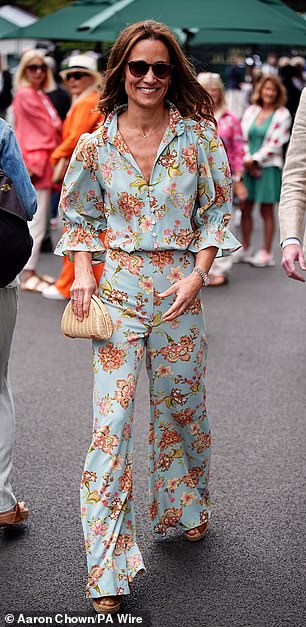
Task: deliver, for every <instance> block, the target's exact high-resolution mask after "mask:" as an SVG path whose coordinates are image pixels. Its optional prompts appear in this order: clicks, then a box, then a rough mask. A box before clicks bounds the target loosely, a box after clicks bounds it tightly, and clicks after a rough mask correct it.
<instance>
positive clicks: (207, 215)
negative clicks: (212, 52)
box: [0, 20, 305, 613]
mask: <svg viewBox="0 0 306 627" xmlns="http://www.w3.org/2000/svg"><path fill="white" fill-rule="evenodd" d="M60 75H61V78H62V80H63V85H64V87H65V88H66V89H67V93H68V94H69V96H70V98H71V105H70V108H69V110H68V111H67V113H66V115H63V108H62V107H61V112H60V111H59V108H58V102H59V100H60V101H61V103H62V99H61V98H60V94H59V93H58V91H57V86H56V84H55V82H54V78H53V75H52V71H51V67H50V63H49V62H48V60H47V59H46V58H45V56H44V54H43V53H42V52H41V51H39V50H29V51H27V52H26V53H25V54H24V55H23V57H22V59H21V61H20V64H19V67H18V69H17V72H16V77H15V95H14V99H13V112H14V126H15V133H16V136H17V139H18V141H19V144H20V148H21V152H22V157H23V161H24V164H25V166H26V167H24V166H23V165H20V162H21V163H22V158H21V154H20V152H18V151H19V149H18V148H16V145H15V144H12V145H13V150H15V157H14V158H15V161H14V167H10V168H8V170H9V171H8V174H9V175H10V176H11V178H12V181H13V183H14V184H15V185H16V188H17V192H18V189H19V190H21V182H20V179H22V180H23V185H25V186H26V197H27V198H28V207H27V215H28V217H29V219H31V218H33V220H32V221H31V222H30V223H29V224H30V231H31V234H32V237H33V249H32V254H31V256H30V258H29V260H28V262H27V264H26V266H25V268H24V270H23V273H22V276H21V289H22V290H24V291H28V292H38V293H42V294H43V296H45V297H46V298H49V299H52V298H54V299H57V300H58V299H59V300H61V299H63V300H65V299H68V298H69V297H70V299H71V302H72V309H73V312H74V315H75V316H76V317H77V319H78V320H79V321H80V322H82V320H83V319H84V318H86V317H88V314H89V310H90V301H91V297H92V295H93V294H96V295H99V296H100V298H101V300H102V301H103V303H104V304H105V306H106V307H107V309H108V312H109V314H110V316H111V319H112V322H113V334H112V336H111V338H110V339H108V340H94V341H93V365H94V394H93V415H94V425H93V434H92V441H91V443H90V446H89V449H88V454H87V457H86V461H85V467H84V472H83V475H82V481H81V503H82V523H83V531H84V538H85V546H86V555H87V562H88V581H87V587H86V593H87V596H88V597H89V598H91V599H92V602H93V606H94V608H95V610H96V611H97V612H101V613H105V612H116V611H118V610H119V608H120V604H121V599H122V596H123V595H128V594H129V593H130V586H131V584H132V582H133V579H134V577H135V576H136V575H137V573H141V572H144V570H145V565H144V563H143V559H142V555H141V552H140V549H139V547H138V544H137V539H136V528H135V517H134V502H133V491H132V448H133V431H132V424H133V408H134V396H135V390H136V385H137V379H138V374H139V368H140V363H141V359H142V357H143V354H144V352H145V350H146V355H147V371H148V376H149V380H150V440H149V444H150V450H149V477H150V499H151V502H150V519H151V523H152V531H153V533H154V535H155V536H156V537H157V538H160V537H163V536H164V535H165V534H166V532H167V530H168V529H169V528H173V527H177V528H178V529H180V530H181V531H182V533H183V534H184V537H185V538H186V540H189V541H192V542H195V541H198V540H201V539H202V538H203V537H204V535H205V534H206V532H207V529H208V527H209V524H210V516H211V509H210V499H209V465H210V448H211V434H210V427H209V420H208V415H207V411H206V392H205V367H206V352H207V341H206V330H205V320H204V317H203V313H202V307H201V291H202V288H206V287H208V286H209V285H210V286H211V287H221V286H222V285H224V284H225V283H227V282H228V278H229V273H230V270H231V267H232V262H233V260H234V261H236V262H244V263H245V262H247V263H250V264H252V265H253V266H255V267H259V268H265V267H269V266H272V265H274V263H275V262H274V258H273V253H272V244H273V237H274V232H275V224H274V205H275V204H277V203H278V202H279V199H280V194H281V174H282V168H283V162H284V156H285V150H286V146H287V144H288V141H289V137H290V131H291V125H292V113H293V112H291V113H290V111H289V110H288V109H287V108H286V89H285V87H284V84H283V82H282V80H281V77H280V76H279V75H278V71H277V69H276V66H275V64H274V63H272V60H271V58H270V59H268V63H267V68H266V73H265V74H263V75H262V76H259V77H258V76H257V80H256V85H255V88H254V91H253V93H252V94H251V96H250V99H249V102H248V106H247V107H245V110H244V111H243V112H242V111H240V112H237V111H232V110H231V109H230V107H229V106H228V105H227V102H226V91H225V87H224V84H223V81H222V79H221V77H220V75H219V74H216V73H212V72H209V73H208V72H202V73H201V74H200V75H198V76H197V75H196V73H195V70H194V68H193V66H192V65H191V64H190V63H189V61H188V59H187V58H186V56H185V55H184V53H183V52H182V50H181V48H180V46H179V45H178V43H177V41H176V38H175V36H174V35H173V33H172V32H171V30H170V29H169V28H168V27H166V26H165V25H163V24H159V23H157V22H154V21H151V20H149V21H145V22H139V23H137V24H132V25H130V26H129V27H127V28H126V29H125V30H124V31H123V32H122V33H121V34H120V35H119V37H118V39H117V40H116V42H115V44H114V46H113V48H112V50H111V53H110V55H109V59H108V65H107V69H106V73H105V76H103V77H102V75H101V74H100V73H99V72H98V70H97V67H96V64H95V59H94V57H92V56H91V55H90V54H89V53H83V54H76V55H72V56H71V57H70V59H69V60H68V62H67V64H66V67H65V69H63V70H62V71H61V73H60ZM236 75H238V73H237V72H236V74H235V73H233V75H232V83H231V90H232V91H235V85H234V77H235V76H236ZM299 80H300V79H299ZM239 85H240V84H239ZM239 85H238V87H239ZM61 89H62V88H61ZM48 93H50V94H52V97H49V96H48ZM232 103H235V97H234V94H232ZM233 107H234V104H233ZM294 113H295V112H294ZM63 118H64V119H63ZM297 120H299V122H300V116H299V115H298V116H297ZM3 125H4V127H3V129H4V130H3V137H4V136H5V134H6V135H8V136H9V137H10V138H11V142H13V141H15V142H16V140H15V139H14V135H13V134H12V133H13V132H12V130H11V129H10V127H9V126H8V125H6V123H5V122H3ZM302 126H303V123H302ZM296 128H298V129H299V128H300V127H298V126H295V129H296ZM0 131H1V128H0ZM1 132H2V131H1ZM295 132H296V131H295ZM299 132H300V133H302V135H303V131H299ZM0 139H1V136H0ZM297 141H298V140H297ZM3 142H4V139H3ZM3 142H2V143H1V142H0V147H2V152H1V151H0V164H1V166H2V168H3V169H4V170H5V169H6V167H7V164H6V161H5V154H6V152H5V151H4V150H3V146H2V144H3ZM291 153H292V151H291ZM291 153H290V154H291ZM2 155H3V159H2ZM11 159H12V157H11V156H10V157H9V162H10V160H11ZM287 170H288V171H289V178H290V167H287ZM293 170H294V173H295V172H296V170H295V169H294V168H293ZM16 173H18V176H16ZM295 180H296V181H297V185H299V184H301V183H300V178H299V177H298V176H297V175H296V174H295ZM33 186H34V187H33ZM232 187H233V193H234V201H235V203H236V206H239V207H240V210H241V234H242V247H241V246H240V242H239V241H238V240H237V239H236V237H235V236H234V235H233V234H232V233H231V231H230V230H229V228H228V226H229V223H230V218H231V210H232ZM34 188H35V190H36V196H37V211H36V212H35V209H36V206H35V204H36V200H35V192H34ZM60 189H61V198H60V211H61V217H62V221H63V225H64V228H63V233H62V235H61V238H60V240H59V242H58V244H57V248H56V252H57V253H58V254H60V255H63V258H64V262H63V269H62V271H61V275H60V277H59V278H58V279H57V280H56V281H55V279H53V278H52V277H50V276H48V275H42V274H40V273H39V253H40V249H41V244H42V240H43V236H44V233H45V231H46V226H47V222H48V215H49V210H50V199H51V195H52V194H53V196H55V197H58V193H59V190H60ZM290 190H291V188H290V184H287V186H286V194H287V197H288V196H290V194H291V191H290ZM19 194H20V196H21V198H22V194H24V192H22V191H19ZM56 195H57V196H56ZM23 200H24V199H23ZM255 203H258V204H259V205H260V210H261V216H262V219H263V245H262V248H261V249H260V250H259V251H257V252H255V253H254V252H253V250H252V248H251V236H252V211H253V206H254V204H255ZM281 205H282V206H284V201H283V202H281ZM299 211H300V214H301V216H302V214H303V212H305V207H303V208H302V207H299ZM300 222H301V219H300V217H299V224H300ZM282 229H283V234H284V235H283V239H284V252H283V255H284V257H283V265H284V268H285V270H286V272H287V273H288V275H289V276H292V277H293V278H297V279H299V280H303V279H302V278H301V276H300V277H299V276H294V275H293V272H294V264H295V261H296V260H299V262H300V266H301V268H302V269H305V264H304V261H303V259H302V254H303V253H302V248H301V242H300V237H301V224H300V227H299V228H293V227H292V226H291V224H290V223H289V222H288V221H286V220H284V219H283V220H282ZM286 251H287V252H286ZM72 262H73V263H72ZM303 264H304V265H303ZM101 273H102V274H101ZM3 289H4V291H3ZM16 289H17V288H16V281H15V282H13V283H12V284H11V285H10V286H6V287H5V288H1V289H0V297H1V298H0V307H2V304H1V303H2V300H3V303H4V305H3V307H6V305H5V302H6V301H5V300H4V297H5V298H6V299H8V298H9V299H10V306H11V308H12V312H13V313H12V315H10V320H9V321H7V328H8V332H7V333H8V335H7V336H6V337H7V338H8V339H7V340H6V343H5V341H4V340H5V338H4V337H3V338H2V336H1V334H0V341H1V342H2V344H3V346H4V348H2V344H0V348H1V353H0V354H1V360H2V366H1V367H2V370H0V376H1V377H2V380H3V385H1V386H0V390H1V389H2V388H3V390H4V393H3V394H2V393H0V420H1V421H2V422H3V424H5V425H7V424H8V422H9V424H10V426H9V427H7V426H6V431H7V433H8V434H9V441H6V442H5V443H4V445H3V444H2V446H1V447H0V453H1V451H4V453H5V454H4V455H3V457H1V454H0V479H1V481H2V482H1V483H0V526H1V525H5V524H11V525H12V524H17V523H20V522H22V521H23V520H25V519H26V518H27V516H28V509H27V507H26V506H25V505H24V504H23V503H18V502H17V501H16V499H15V497H14V495H13V492H12V489H11V486H10V483H9V471H10V468H11V458H12V442H13V432H14V426H13V423H14V417H13V405H12V401H11V392H10V388H9V384H8V381H7V367H8V359H9V352H10V344H11V338H12V333H13V328H14V319H15V313H16ZM9 290H11V292H9ZM1 299H2V300H1ZM1 315H2V313H1ZM0 383H1V381H0ZM1 394H2V396H1ZM8 399H9V411H8ZM1 402H2V405H1ZM4 414H5V418H4ZM3 478H4V479H3ZM3 485H4V487H3ZM1 491H3V494H2V492H1ZM89 497H91V498H89Z"/></svg>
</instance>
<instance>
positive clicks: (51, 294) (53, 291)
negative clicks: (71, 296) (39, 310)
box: [42, 285, 68, 300]
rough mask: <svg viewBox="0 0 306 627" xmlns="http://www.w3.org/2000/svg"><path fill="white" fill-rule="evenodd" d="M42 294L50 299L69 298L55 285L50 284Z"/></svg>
mask: <svg viewBox="0 0 306 627" xmlns="http://www.w3.org/2000/svg"><path fill="white" fill-rule="evenodd" d="M42 295H43V297H44V298H49V299H50V300H68V298H66V297H65V296H63V294H61V293H60V292H59V291H58V289H57V288H56V287H55V285H49V286H48V287H46V288H45V289H44V290H43V291H42Z"/></svg>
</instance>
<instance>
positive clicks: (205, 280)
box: [193, 266, 209, 287]
mask: <svg viewBox="0 0 306 627" xmlns="http://www.w3.org/2000/svg"><path fill="white" fill-rule="evenodd" d="M193 269H194V271H195V272H197V273H198V274H199V275H200V277H201V279H202V286H203V287H207V285H209V276H208V274H207V272H205V270H203V269H202V268H200V267H199V266H195V267H194V268H193Z"/></svg>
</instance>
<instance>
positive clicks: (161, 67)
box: [127, 61, 174, 78]
mask: <svg viewBox="0 0 306 627" xmlns="http://www.w3.org/2000/svg"><path fill="white" fill-rule="evenodd" d="M127 64H128V67H129V70H130V72H131V74H132V76H135V78H143V77H144V76H146V74H147V73H148V71H149V69H150V67H151V68H152V72H153V74H154V76H155V77H156V78H168V76H171V74H172V70H173V67H174V66H173V65H170V63H161V62H157V63H147V62H146V61H128V63H127Z"/></svg>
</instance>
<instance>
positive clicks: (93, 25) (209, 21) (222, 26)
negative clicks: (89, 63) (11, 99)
mask: <svg viewBox="0 0 306 627" xmlns="http://www.w3.org/2000/svg"><path fill="white" fill-rule="evenodd" d="M150 18H153V19H155V20H158V21H162V22H165V23H166V24H167V25H168V26H170V27H171V28H172V29H174V30H177V29H183V30H184V31H187V32H188V33H189V34H190V39H191V40H190V43H191V44H193V43H194V44H199V43H202V44H205V43H207V44H235V45H239V44H240V45H242V44H266V45H271V46H274V45H283V46H285V45H288V46H289V45H296V46H301V45H306V23H305V20H303V19H302V18H301V17H299V16H298V15H297V14H296V13H295V12H294V11H292V10H291V9H289V8H288V7H287V6H286V5H285V4H284V3H283V2H281V0H191V1H190V2H187V1H186V0H154V2H152V0H118V1H117V2H115V1H114V0H103V1H101V0H79V1H78V2H75V3H74V4H72V5H70V6H69V7H66V8H64V9H61V10H60V11H57V12H56V13H53V14H51V15H48V16H46V17H44V18H42V19H41V20H39V21H38V22H36V23H35V24H33V25H31V26H29V27H27V28H24V29H22V35H21V36H22V37H23V38H37V39H55V40H58V41H64V40H72V41H92V42H96V41H104V42H107V41H113V40H114V39H115V37H116V36H117V35H118V33H119V32H120V31H121V30H122V28H124V27H125V26H126V25H127V24H131V23H133V22H137V21H139V20H143V19H150Z"/></svg>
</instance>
